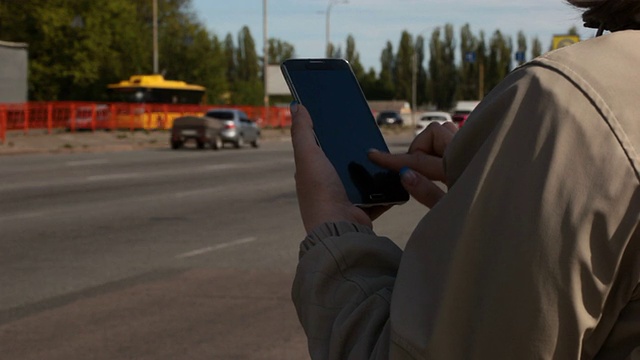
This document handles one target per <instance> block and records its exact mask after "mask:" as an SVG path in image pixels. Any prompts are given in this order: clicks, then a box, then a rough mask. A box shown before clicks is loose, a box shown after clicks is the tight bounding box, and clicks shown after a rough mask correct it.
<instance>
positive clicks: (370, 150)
mask: <svg viewBox="0 0 640 360" xmlns="http://www.w3.org/2000/svg"><path fill="white" fill-rule="evenodd" d="M367 152H370V153H379V152H380V150H378V149H374V148H371V149H369V150H367Z"/></svg>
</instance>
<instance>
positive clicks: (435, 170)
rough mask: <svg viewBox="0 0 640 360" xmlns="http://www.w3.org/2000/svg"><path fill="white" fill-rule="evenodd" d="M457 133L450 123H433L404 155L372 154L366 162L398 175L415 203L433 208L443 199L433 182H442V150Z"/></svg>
mask: <svg viewBox="0 0 640 360" xmlns="http://www.w3.org/2000/svg"><path fill="white" fill-rule="evenodd" d="M457 131H458V127H457V126H456V125H455V124H454V123H452V122H446V123H444V124H442V125H441V124H438V123H432V124H430V125H429V126H428V127H427V128H426V129H425V130H424V131H423V132H421V133H420V134H418V136H416V138H415V139H414V140H413V142H412V143H411V145H410V146H409V151H407V153H406V154H387V153H383V152H379V151H371V152H370V153H369V159H371V161H373V162H375V163H376V164H378V165H380V166H382V167H385V168H388V169H391V170H395V171H399V172H400V178H401V179H402V185H403V186H404V188H405V189H406V190H407V191H408V192H409V194H411V196H413V198H414V199H416V200H417V201H418V202H420V203H422V204H423V205H425V206H427V207H428V208H432V207H433V206H434V205H435V204H436V203H437V202H438V201H440V199H441V198H442V197H443V196H444V194H445V193H444V191H443V190H442V189H441V188H440V187H438V185H436V184H434V183H433V181H442V182H444V181H445V173H444V163H443V160H442V157H443V155H444V151H445V149H446V148H447V146H448V145H449V143H450V142H451V140H452V139H453V136H454V135H455V133H456V132H457Z"/></svg>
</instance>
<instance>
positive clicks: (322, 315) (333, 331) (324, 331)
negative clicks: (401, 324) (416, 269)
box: [292, 223, 402, 359]
mask: <svg viewBox="0 0 640 360" xmlns="http://www.w3.org/2000/svg"><path fill="white" fill-rule="evenodd" d="M401 255H402V251H401V250H400V248H399V247H398V246H397V245H396V244H394V243H393V242H392V241H391V240H389V239H388V238H385V237H379V236H376V234H375V233H374V232H373V230H371V229H370V228H368V227H365V226H361V225H357V224H351V223H327V224H324V225H322V226H320V227H318V228H316V229H315V230H314V231H312V232H311V233H310V234H309V235H308V236H307V237H306V238H305V239H304V241H303V242H302V244H301V245H300V262H299V264H298V268H297V272H296V276H295V280H294V283H293V289H292V298H293V302H294V304H295V307H296V311H297V313H298V317H299V319H300V322H301V324H302V326H303V328H304V330H305V332H306V335H307V338H308V345H309V353H310V355H311V357H312V358H313V359H369V358H372V359H386V358H388V351H389V306H390V298H391V293H392V289H393V284H394V282H395V278H396V272H397V269H398V264H399V263H400V257H401Z"/></svg>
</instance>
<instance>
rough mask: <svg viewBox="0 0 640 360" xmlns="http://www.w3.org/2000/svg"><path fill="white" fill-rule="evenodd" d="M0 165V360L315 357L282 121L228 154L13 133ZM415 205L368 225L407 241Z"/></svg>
mask: <svg viewBox="0 0 640 360" xmlns="http://www.w3.org/2000/svg"><path fill="white" fill-rule="evenodd" d="M387 135H390V137H387V142H388V144H389V146H390V147H391V148H392V151H394V152H398V151H403V150H404V149H406V147H407V146H408V144H409V142H410V141H411V137H410V133H409V132H408V131H407V132H400V133H391V134H387ZM0 164H1V166H0V168H1V169H2V171H0V178H1V179H2V181H0V198H1V199H2V200H0V203H2V204H3V206H2V207H0V229H2V234H3V236H2V237H0V288H1V289H3V290H2V292H0V354H2V355H0V359H3V360H4V359H8V360H13V359H16V360H18V359H20V360H25V359H48V360H57V359H60V360H62V359H64V360H74V359H83V360H84V359H105V360H108V359H154V360H164V359H167V360H170V359H223V360H224V359H268V360H270V359H284V360H287V359H306V358H308V354H307V350H306V338H305V335H304V332H303V331H302V329H301V327H300V325H299V323H298V320H297V316H296V314H295V310H294V308H293V305H292V303H291V298H290V289H291V281H292V278H293V274H294V271H295V266H296V263H297V244H298V242H299V240H300V239H301V237H302V236H303V235H304V230H303V229H302V225H301V222H300V218H299V214H298V208H297V202H296V198H295V190H294V182H293V176H292V175H293V173H294V165H293V161H292V149H291V142H290V140H289V133H288V131H282V130H271V129H267V130H264V131H263V137H262V139H261V146H260V148H259V149H253V148H250V147H246V148H243V149H232V148H228V149H223V150H221V151H212V150H209V149H205V150H196V149H195V147H193V148H192V149H189V148H186V149H182V150H180V151H172V150H170V149H169V143H168V132H163V131H159V132H133V133H130V132H115V133H110V132H96V133H90V132H83V133H67V132H56V133H54V134H45V133H42V132H37V131H31V132H29V134H27V135H24V134H23V133H21V132H12V133H10V134H9V135H8V136H7V141H5V143H4V144H2V145H0ZM424 211H425V210H424V208H423V207H421V206H419V205H417V204H416V203H415V202H414V201H411V202H410V203H408V204H405V205H403V206H400V207H395V208H393V209H392V210H390V211H389V212H388V213H386V214H385V215H383V216H382V217H381V218H380V219H378V220H376V225H375V226H376V231H377V232H378V233H379V234H381V235H384V236H389V237H390V238H391V239H394V240H397V241H398V244H399V245H400V246H402V245H403V244H402V241H403V240H406V239H407V238H408V237H409V235H410V232H411V230H412V229H413V228H414V226H415V224H416V222H417V221H418V219H419V218H420V217H421V216H422V214H423V213H424Z"/></svg>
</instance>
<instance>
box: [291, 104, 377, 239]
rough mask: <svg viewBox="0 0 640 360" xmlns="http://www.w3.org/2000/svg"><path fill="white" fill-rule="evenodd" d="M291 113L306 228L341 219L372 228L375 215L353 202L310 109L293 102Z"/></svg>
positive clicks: (298, 183) (297, 183) (301, 209)
mask: <svg viewBox="0 0 640 360" xmlns="http://www.w3.org/2000/svg"><path fill="white" fill-rule="evenodd" d="M291 115H292V124H291V140H292V142H293V153H294V159H295V164H296V175H295V180H296V192H297V194H298V205H299V207H300V215H301V216H302V222H303V224H304V228H305V230H306V231H307V232H310V231H311V230H313V229H314V228H315V227H317V226H319V225H321V224H323V223H325V222H338V221H348V222H354V223H358V224H362V225H366V226H369V227H372V223H371V219H372V218H371V217H370V216H369V214H368V213H366V212H365V211H364V210H362V209H360V208H358V207H356V206H355V205H353V204H352V203H351V202H350V201H349V198H348V197H347V193H346V191H345V189H344V186H343V185H342V182H341V181H340V178H339V177H338V173H337V172H336V170H335V168H334V167H333V165H332V164H331V162H330V161H329V159H327V157H326V156H325V154H324V152H323V151H322V149H320V147H319V146H318V144H317V142H316V137H315V134H314V132H313V123H312V122H311V117H310V116H309V113H308V112H307V109H305V107H304V106H302V105H299V104H296V103H292V104H291Z"/></svg>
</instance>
